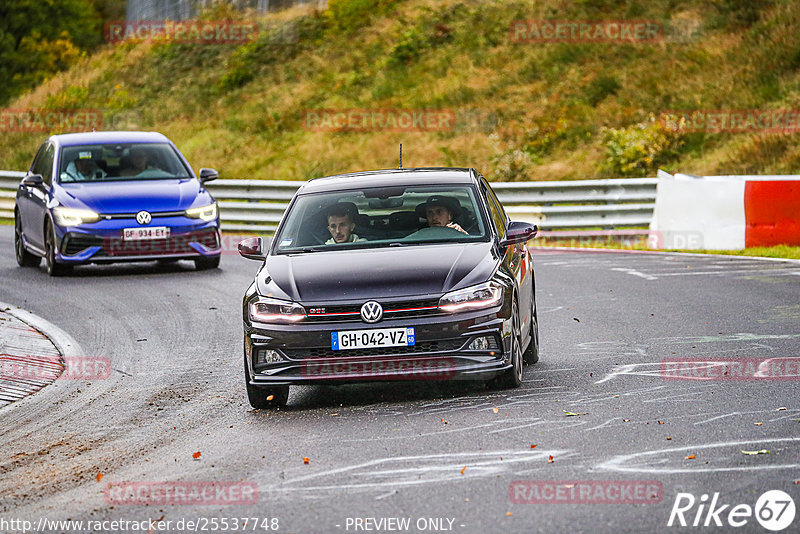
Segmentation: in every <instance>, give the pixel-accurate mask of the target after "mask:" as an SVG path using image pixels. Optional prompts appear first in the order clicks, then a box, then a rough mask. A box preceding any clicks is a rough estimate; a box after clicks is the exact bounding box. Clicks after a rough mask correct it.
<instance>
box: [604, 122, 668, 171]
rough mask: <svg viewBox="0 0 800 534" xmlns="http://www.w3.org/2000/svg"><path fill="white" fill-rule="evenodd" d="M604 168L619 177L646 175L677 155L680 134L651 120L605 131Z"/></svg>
mask: <svg viewBox="0 0 800 534" xmlns="http://www.w3.org/2000/svg"><path fill="white" fill-rule="evenodd" d="M604 133H605V139H604V142H605V149H606V150H605V151H606V167H607V169H608V170H610V171H612V172H614V173H615V174H617V175H620V176H645V175H647V174H648V173H654V172H656V171H657V170H658V168H659V167H660V166H663V165H664V164H665V163H666V162H668V161H670V160H671V159H674V158H675V157H677V156H678V149H679V148H680V147H681V145H682V144H683V140H682V139H681V135H680V134H679V133H678V132H676V131H671V130H668V129H666V128H665V127H664V125H662V124H661V122H658V121H656V120H655V117H653V116H652V115H651V116H650V120H649V121H647V122H644V123H640V124H634V125H633V126H629V127H627V128H620V129H616V128H606V129H604Z"/></svg>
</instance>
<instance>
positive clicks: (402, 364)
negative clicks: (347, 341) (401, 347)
mask: <svg viewBox="0 0 800 534" xmlns="http://www.w3.org/2000/svg"><path fill="white" fill-rule="evenodd" d="M300 374H301V375H302V376H305V377H309V378H319V379H323V378H334V379H335V378H346V379H348V380H369V381H373V380H381V379H387V380H389V379H391V380H415V381H416V380H450V379H452V378H453V377H454V376H455V361H453V360H452V359H449V358H412V359H409V358H403V359H397V360H393V359H385V360H381V361H370V360H357V359H354V360H344V361H342V360H333V361H332V360H331V359H327V358H319V359H309V360H307V361H304V362H303V363H302V366H301V368H300Z"/></svg>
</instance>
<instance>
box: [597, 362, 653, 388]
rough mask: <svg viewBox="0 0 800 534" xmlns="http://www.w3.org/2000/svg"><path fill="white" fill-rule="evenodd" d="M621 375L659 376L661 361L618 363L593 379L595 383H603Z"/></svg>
mask: <svg viewBox="0 0 800 534" xmlns="http://www.w3.org/2000/svg"><path fill="white" fill-rule="evenodd" d="M621 375H636V376H651V377H660V376H661V363H660V362H655V363H628V364H624V365H620V366H619V367H617V368H616V369H612V370H611V371H610V372H609V373H607V374H606V376H604V377H603V378H601V379H600V380H595V382H594V383H595V384H603V383H605V382H608V381H609V380H611V379H612V378H616V377H618V376H621Z"/></svg>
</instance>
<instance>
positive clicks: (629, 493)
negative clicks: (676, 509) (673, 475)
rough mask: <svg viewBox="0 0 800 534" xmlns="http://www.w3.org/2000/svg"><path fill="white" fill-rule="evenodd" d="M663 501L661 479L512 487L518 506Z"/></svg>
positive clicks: (514, 484) (550, 482)
mask: <svg viewBox="0 0 800 534" xmlns="http://www.w3.org/2000/svg"><path fill="white" fill-rule="evenodd" d="M663 498H664V485H663V484H662V483H661V482H659V481H658V480H515V481H514V482H512V483H511V484H509V486H508V499H509V500H510V501H511V502H512V503H514V504H657V503H660V502H661V501H662V499H663Z"/></svg>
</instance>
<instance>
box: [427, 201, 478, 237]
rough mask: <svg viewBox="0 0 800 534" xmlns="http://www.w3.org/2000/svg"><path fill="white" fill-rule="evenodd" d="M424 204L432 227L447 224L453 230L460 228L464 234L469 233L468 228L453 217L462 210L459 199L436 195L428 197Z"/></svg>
mask: <svg viewBox="0 0 800 534" xmlns="http://www.w3.org/2000/svg"><path fill="white" fill-rule="evenodd" d="M422 206H424V208H425V218H426V219H427V220H428V226H430V227H431V228H433V227H434V226H446V227H448V228H452V229H453V230H458V231H459V232H461V233H462V234H466V233H467V231H466V230H464V229H463V228H461V225H460V224H458V223H457V222H455V221H453V217H455V216H456V215H457V214H458V213H459V212H460V211H461V204H459V202H458V199H455V198H453V197H445V196H439V195H434V196H432V197H428V200H427V201H426V202H425V204H423V205H422Z"/></svg>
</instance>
